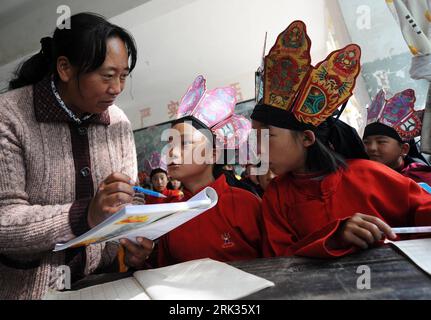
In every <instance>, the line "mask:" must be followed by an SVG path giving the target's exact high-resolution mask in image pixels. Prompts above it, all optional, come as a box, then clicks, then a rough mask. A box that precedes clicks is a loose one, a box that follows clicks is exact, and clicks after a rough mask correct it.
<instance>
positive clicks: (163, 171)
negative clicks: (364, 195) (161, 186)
mask: <svg viewBox="0 0 431 320" xmlns="http://www.w3.org/2000/svg"><path fill="white" fill-rule="evenodd" d="M158 173H164V174H165V175H166V177H167V176H168V173H167V172H166V171H165V170H163V169H162V168H157V169H154V170H153V171H151V174H150V179H153V177H154V176H155V175H156V174H158Z"/></svg>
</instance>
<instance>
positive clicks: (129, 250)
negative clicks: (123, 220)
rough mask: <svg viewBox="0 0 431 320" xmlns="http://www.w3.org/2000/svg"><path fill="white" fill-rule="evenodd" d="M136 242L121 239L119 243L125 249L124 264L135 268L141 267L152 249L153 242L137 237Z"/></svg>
mask: <svg viewBox="0 0 431 320" xmlns="http://www.w3.org/2000/svg"><path fill="white" fill-rule="evenodd" d="M136 240H137V242H138V243H137V244H135V243H133V242H132V241H130V240H127V239H121V241H120V243H121V245H122V246H123V247H124V249H125V261H124V262H125V264H126V265H127V266H129V267H132V268H135V269H142V268H143V267H144V266H145V261H146V260H147V259H148V257H149V256H150V254H151V253H152V252H153V249H154V242H153V241H151V240H149V239H147V238H142V237H138V238H136Z"/></svg>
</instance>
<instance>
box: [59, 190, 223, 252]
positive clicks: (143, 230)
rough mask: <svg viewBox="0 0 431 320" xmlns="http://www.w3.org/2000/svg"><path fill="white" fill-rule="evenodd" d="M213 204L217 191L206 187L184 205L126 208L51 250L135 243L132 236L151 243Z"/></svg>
mask: <svg viewBox="0 0 431 320" xmlns="http://www.w3.org/2000/svg"><path fill="white" fill-rule="evenodd" d="M217 201H218V196H217V192H216V191H215V190H214V189H213V188H210V187H208V188H205V189H204V190H202V191H201V192H199V193H198V194H197V195H195V196H194V197H193V198H191V199H190V200H188V201H185V202H177V203H163V204H150V205H130V206H127V207H125V208H124V209H122V210H120V211H119V212H117V213H116V214H114V215H112V216H111V217H110V218H108V219H106V220H105V221H104V222H102V223H101V224H99V225H97V226H96V227H94V228H93V229H91V230H90V231H88V232H86V233H84V234H83V235H81V236H80V237H77V238H75V239H73V240H71V241H69V242H67V243H65V244H57V245H56V246H55V249H54V251H61V250H64V249H67V248H69V247H80V246H86V245H90V244H95V243H101V242H107V241H117V240H120V239H122V238H126V239H129V240H131V241H133V242H136V237H145V238H147V239H150V240H155V239H157V238H160V237H161V236H162V235H164V234H165V233H168V232H169V231H171V230H173V229H175V228H176V227H178V226H180V225H182V224H183V223H185V222H187V221H189V220H190V219H193V218H195V217H196V216H198V215H199V214H201V213H203V212H205V211H207V210H209V209H211V208H212V207H214V206H215V205H216V204H217Z"/></svg>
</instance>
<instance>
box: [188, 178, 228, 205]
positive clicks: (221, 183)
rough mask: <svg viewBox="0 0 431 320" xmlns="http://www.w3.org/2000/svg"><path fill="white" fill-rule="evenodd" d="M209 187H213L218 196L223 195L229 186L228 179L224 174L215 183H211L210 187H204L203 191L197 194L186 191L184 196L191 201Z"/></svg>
mask: <svg viewBox="0 0 431 320" xmlns="http://www.w3.org/2000/svg"><path fill="white" fill-rule="evenodd" d="M207 187H211V188H213V189H214V190H215V191H216V192H217V194H218V195H220V194H222V193H223V191H224V190H226V189H227V188H228V187H229V185H228V184H227V182H226V177H225V175H224V174H222V175H221V176H220V177H218V178H217V179H216V180H215V181H214V182H213V183H211V184H210V185H208V186H204V187H202V188H201V189H199V190H198V191H197V192H196V193H194V194H193V193H191V192H190V191H189V190H187V189H184V196H185V198H186V199H190V198H191V197H193V196H194V195H196V194H198V193H199V192H201V191H202V190H203V189H205V188H207Z"/></svg>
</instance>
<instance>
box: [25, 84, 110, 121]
mask: <svg viewBox="0 0 431 320" xmlns="http://www.w3.org/2000/svg"><path fill="white" fill-rule="evenodd" d="M33 104H34V112H35V115H36V120H37V121H38V122H68V123H69V122H70V123H75V122H74V121H73V120H72V119H71V118H70V117H69V116H68V114H67V113H66V112H65V111H64V110H63V109H62V108H61V107H60V106H59V104H58V102H57V100H56V98H55V96H54V94H53V93H52V90H51V85H50V78H49V77H46V78H45V79H43V80H42V81H40V82H38V83H36V84H35V85H34V86H33ZM84 123H94V124H102V125H105V126H108V125H109V124H110V117H109V111H105V112H103V113H101V114H96V115H94V116H92V117H91V118H90V119H88V120H86V121H85V122H84Z"/></svg>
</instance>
